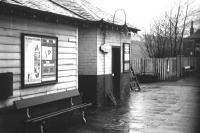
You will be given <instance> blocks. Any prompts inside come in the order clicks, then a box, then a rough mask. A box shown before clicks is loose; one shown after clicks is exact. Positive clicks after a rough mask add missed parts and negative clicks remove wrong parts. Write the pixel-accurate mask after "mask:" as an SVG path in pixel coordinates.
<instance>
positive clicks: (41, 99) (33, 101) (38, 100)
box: [14, 90, 92, 133]
mask: <svg viewBox="0 0 200 133" xmlns="http://www.w3.org/2000/svg"><path fill="white" fill-rule="evenodd" d="M78 95H79V92H78V90H71V91H66V92H59V93H54V94H49V95H45V96H38V97H34V98H28V99H22V100H18V101H15V102H14V104H15V106H16V109H18V110H22V109H26V114H25V115H26V118H25V120H24V122H25V123H27V124H32V123H40V131H41V133H44V125H45V123H46V122H45V121H46V120H48V119H50V118H53V117H56V116H58V115H61V114H64V113H67V112H70V111H74V110H76V109H81V114H82V120H83V122H84V123H86V119H85V113H84V108H86V107H88V106H91V105H92V104H91V103H80V104H77V105H74V104H73V100H72V98H73V97H75V96H78ZM68 98H70V100H71V102H70V103H71V106H70V107H67V108H64V109H59V110H56V111H53V112H50V113H45V114H40V115H37V116H32V115H31V113H30V110H31V108H32V107H35V106H38V105H42V104H45V103H49V102H54V101H58V100H64V99H68Z"/></svg>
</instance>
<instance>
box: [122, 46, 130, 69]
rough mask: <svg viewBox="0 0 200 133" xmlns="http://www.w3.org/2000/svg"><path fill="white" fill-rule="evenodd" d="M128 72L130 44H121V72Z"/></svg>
mask: <svg viewBox="0 0 200 133" xmlns="http://www.w3.org/2000/svg"><path fill="white" fill-rule="evenodd" d="M129 70H130V43H123V72H128V71H129Z"/></svg>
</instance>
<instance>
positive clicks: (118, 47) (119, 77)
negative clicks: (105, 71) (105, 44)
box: [111, 46, 121, 100]
mask: <svg viewBox="0 0 200 133" xmlns="http://www.w3.org/2000/svg"><path fill="white" fill-rule="evenodd" d="M114 48H117V49H119V51H120V52H119V54H120V55H119V57H120V58H119V60H118V61H119V75H118V80H119V82H118V83H117V85H116V84H114V82H115V81H114V77H113V76H112V84H113V85H112V87H113V94H114V96H115V98H116V99H117V100H119V99H120V79H121V46H112V60H111V61H112V74H113V73H114V71H113V68H114V66H113V62H114V57H113V49H114ZM116 86H117V87H116ZM115 88H116V89H117V90H116V89H115ZM114 89H115V90H114Z"/></svg>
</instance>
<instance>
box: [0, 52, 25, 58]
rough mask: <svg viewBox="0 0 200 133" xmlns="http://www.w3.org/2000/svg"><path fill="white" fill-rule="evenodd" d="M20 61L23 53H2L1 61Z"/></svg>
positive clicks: (0, 55)
mask: <svg viewBox="0 0 200 133" xmlns="http://www.w3.org/2000/svg"><path fill="white" fill-rule="evenodd" d="M1 59H3V60H19V59H21V53H19V52H17V53H6V52H0V60H1Z"/></svg>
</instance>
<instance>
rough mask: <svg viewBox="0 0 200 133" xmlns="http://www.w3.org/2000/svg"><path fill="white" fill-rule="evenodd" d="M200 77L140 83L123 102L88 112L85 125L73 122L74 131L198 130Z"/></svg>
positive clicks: (172, 132) (174, 132) (144, 132)
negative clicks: (138, 88)
mask: <svg viewBox="0 0 200 133" xmlns="http://www.w3.org/2000/svg"><path fill="white" fill-rule="evenodd" d="M198 79H199V76H195V77H194V76H193V77H189V78H185V79H182V80H179V81H176V82H162V83H153V84H148V85H147V84H144V85H142V91H141V92H138V93H135V92H131V94H130V96H129V97H128V98H127V100H126V102H124V103H121V104H120V105H118V106H117V107H105V108H102V109H99V110H98V111H93V112H92V111H89V112H88V114H87V115H88V116H87V118H88V123H87V125H86V126H82V125H81V124H80V123H79V124H74V125H73V126H72V127H71V128H67V129H66V130H65V131H64V132H73V133H196V132H197V133H198V132H200V131H198V126H199V125H200V124H199V122H200V116H199V114H198V112H199V110H198V109H199V102H200V89H199V87H198V86H199V83H198Z"/></svg>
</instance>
